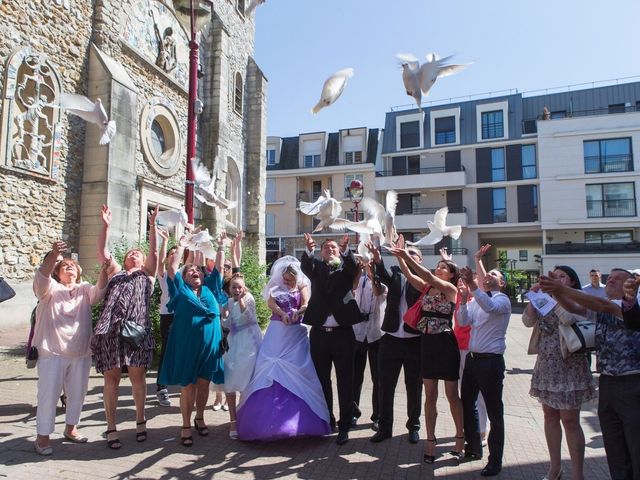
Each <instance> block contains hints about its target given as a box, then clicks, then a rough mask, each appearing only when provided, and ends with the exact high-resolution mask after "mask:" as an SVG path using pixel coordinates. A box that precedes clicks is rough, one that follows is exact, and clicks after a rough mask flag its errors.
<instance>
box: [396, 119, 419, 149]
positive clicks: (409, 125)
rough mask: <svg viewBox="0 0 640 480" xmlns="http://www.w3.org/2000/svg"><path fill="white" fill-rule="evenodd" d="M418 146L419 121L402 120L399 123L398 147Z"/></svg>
mask: <svg viewBox="0 0 640 480" xmlns="http://www.w3.org/2000/svg"><path fill="white" fill-rule="evenodd" d="M417 147H420V122H419V121H418V120H415V121H413V122H403V123H401V124H400V148H417Z"/></svg>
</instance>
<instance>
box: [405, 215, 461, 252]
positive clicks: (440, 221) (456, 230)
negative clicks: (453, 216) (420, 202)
mask: <svg viewBox="0 0 640 480" xmlns="http://www.w3.org/2000/svg"><path fill="white" fill-rule="evenodd" d="M448 213H449V207H442V208H441V209H439V210H438V211H437V212H436V213H435V215H434V216H433V222H431V221H429V220H427V227H429V230H430V231H429V235H425V236H424V237H422V238H421V239H420V240H418V241H417V242H406V243H407V245H415V246H417V247H422V246H425V245H435V244H436V243H438V242H439V241H440V240H442V239H443V238H444V237H446V236H447V235H448V236H450V237H451V238H453V239H454V240H457V239H458V238H460V234H461V233H462V226H460V225H454V226H451V227H449V226H447V224H446V221H447V214H448Z"/></svg>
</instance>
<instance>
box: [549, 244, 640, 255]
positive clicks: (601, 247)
mask: <svg viewBox="0 0 640 480" xmlns="http://www.w3.org/2000/svg"><path fill="white" fill-rule="evenodd" d="M545 253H546V254H547V255H580V254H603V255H607V254H618V255H619V254H621V253H640V242H626V243H622V242H621V243H574V242H564V243H547V244H546V245H545Z"/></svg>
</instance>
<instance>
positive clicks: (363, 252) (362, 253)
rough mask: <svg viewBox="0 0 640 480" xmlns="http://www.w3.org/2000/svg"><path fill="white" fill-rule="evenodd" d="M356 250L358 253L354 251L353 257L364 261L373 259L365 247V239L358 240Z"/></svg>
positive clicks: (367, 261)
mask: <svg viewBox="0 0 640 480" xmlns="http://www.w3.org/2000/svg"><path fill="white" fill-rule="evenodd" d="M357 251H358V253H355V254H354V257H356V258H359V259H361V260H362V261H364V262H365V263H369V262H370V261H371V260H373V255H372V254H371V252H370V251H369V249H368V248H367V241H366V240H360V243H359V244H358V249H357Z"/></svg>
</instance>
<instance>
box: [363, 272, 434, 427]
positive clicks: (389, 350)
mask: <svg viewBox="0 0 640 480" xmlns="http://www.w3.org/2000/svg"><path fill="white" fill-rule="evenodd" d="M375 269H376V275H377V276H378V278H379V279H380V281H381V282H382V283H384V284H385V285H386V286H387V287H388V288H389V293H388V294H387V307H386V310H385V312H384V322H383V323H382V331H383V332H387V333H386V334H385V335H383V336H382V338H381V339H380V346H379V347H378V348H379V350H378V375H379V378H378V381H379V392H380V394H379V397H378V403H379V404H380V422H379V426H380V431H381V432H382V433H383V434H386V435H391V433H392V430H393V400H394V395H395V391H396V385H397V384H398V378H399V377H400V370H401V369H404V383H405V389H406V392H407V417H408V418H407V423H406V427H407V430H409V431H412V430H415V431H418V430H420V413H421V411H422V379H421V375H420V336H416V337H410V338H400V337H396V336H394V335H392V333H396V332H397V331H398V328H400V325H401V324H402V323H404V322H403V321H402V319H401V318H400V300H401V298H402V296H403V295H404V296H405V300H406V302H407V307H411V306H412V305H413V304H414V303H415V302H416V301H417V300H418V299H419V298H420V293H421V292H419V291H418V290H416V289H415V288H413V287H412V286H411V285H410V284H409V282H408V281H407V282H406V288H405V289H404V291H403V288H402V278H403V277H404V275H403V274H402V271H401V270H400V268H399V267H396V266H393V267H391V272H389V271H387V269H386V268H385V266H384V262H382V261H381V262H380V263H379V264H376V266H375ZM403 329H404V331H405V332H407V333H412V334H415V335H420V332H419V331H418V330H414V329H413V328H411V327H409V326H408V325H406V324H404V326H403Z"/></svg>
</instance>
